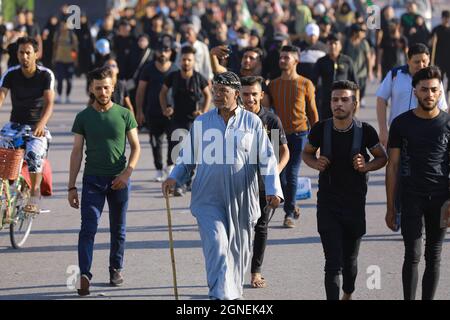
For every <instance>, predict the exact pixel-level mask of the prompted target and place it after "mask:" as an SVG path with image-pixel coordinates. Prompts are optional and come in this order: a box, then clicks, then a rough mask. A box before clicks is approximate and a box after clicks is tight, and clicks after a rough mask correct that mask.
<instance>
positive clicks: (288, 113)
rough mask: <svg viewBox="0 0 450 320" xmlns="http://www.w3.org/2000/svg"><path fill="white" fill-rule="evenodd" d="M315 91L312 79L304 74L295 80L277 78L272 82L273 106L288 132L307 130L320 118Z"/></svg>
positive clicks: (270, 88) (271, 95)
mask: <svg viewBox="0 0 450 320" xmlns="http://www.w3.org/2000/svg"><path fill="white" fill-rule="evenodd" d="M314 91H315V88H314V85H313V83H312V82H311V80H309V79H307V78H305V77H302V76H299V77H298V78H297V79H295V80H282V79H281V78H277V79H275V80H273V81H271V82H270V84H269V95H270V98H271V103H272V107H273V108H274V110H275V113H276V114H277V115H278V117H279V118H280V120H281V123H282V124H283V128H284V130H285V131H286V134H292V133H296V132H301V131H307V130H308V129H309V127H311V126H312V125H313V124H315V123H316V122H317V121H318V120H319V116H318V113H317V107H316V100H315V93H314Z"/></svg>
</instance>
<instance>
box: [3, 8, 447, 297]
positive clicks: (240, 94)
mask: <svg viewBox="0 0 450 320" xmlns="http://www.w3.org/2000/svg"><path fill="white" fill-rule="evenodd" d="M67 8H68V6H67V5H66V6H63V7H62V8H61V12H60V13H59V14H57V15H54V16H51V17H50V19H49V20H48V23H47V24H46V25H45V26H44V28H43V30H42V32H41V31H40V28H39V26H38V25H37V24H36V23H35V22H34V19H33V12H32V11H23V12H22V11H21V12H18V14H17V17H16V21H15V24H14V27H13V28H11V27H6V25H2V26H0V40H1V41H0V45H1V47H2V51H1V54H2V57H3V56H4V57H5V58H7V59H8V61H7V65H8V69H7V70H2V71H4V72H3V77H2V80H1V85H0V87H1V89H0V103H2V102H3V100H4V98H5V96H6V94H7V93H8V91H9V90H10V91H11V97H12V102H13V112H12V116H11V120H10V121H11V123H10V124H8V125H9V126H14V125H16V124H19V125H32V126H33V127H34V135H35V138H36V139H33V140H32V141H34V143H33V144H30V146H29V149H30V150H29V151H28V149H27V153H26V154H27V161H29V164H28V165H29V166H30V172H31V173H32V174H37V176H38V178H34V180H32V181H34V182H33V183H34V184H33V188H32V194H33V196H34V197H32V198H33V203H30V208H28V210H30V211H36V210H38V208H37V207H38V204H37V203H38V201H37V200H36V197H37V195H38V192H39V181H40V179H41V178H40V175H39V173H40V172H41V166H40V162H39V161H36V157H37V156H36V155H38V157H37V158H39V159H42V158H44V157H45V153H46V152H47V145H48V140H49V139H50V138H51V136H50V134H49V132H48V129H47V127H46V125H47V123H48V121H49V119H50V115H51V111H52V108H53V102H55V103H56V104H63V103H71V99H70V96H71V91H72V81H73V77H74V76H75V75H77V76H81V75H86V77H87V81H86V92H87V94H88V98H89V99H88V100H89V101H88V102H87V105H88V106H87V108H86V109H85V110H83V111H82V112H80V113H79V114H78V115H77V117H76V119H75V122H74V125H73V128H72V132H73V133H74V134H75V138H74V146H73V151H72V156H71V164H70V178H69V185H68V193H69V196H68V198H69V202H70V205H71V206H72V207H74V208H79V207H80V208H81V216H82V224H81V231H80V238H79V246H78V253H79V264H80V268H81V273H82V276H81V287H80V289H79V291H78V293H79V294H80V295H82V296H84V295H87V294H89V285H90V281H91V279H92V276H93V275H92V274H91V272H90V268H91V264H92V257H93V243H94V237H95V233H96V231H97V225H98V221H99V219H100V216H101V213H102V210H103V204H104V202H105V199H106V200H107V201H108V202H109V205H110V218H111V225H110V226H111V242H112V246H111V256H110V257H111V258H110V266H109V271H110V279H111V284H112V285H121V284H122V283H123V277H122V273H121V270H122V268H123V256H124V244H125V234H126V228H125V226H126V221H125V220H126V219H125V217H126V210H127V204H128V198H129V185H130V176H131V174H132V171H133V169H134V168H135V167H136V164H137V161H138V158H139V153H140V152H139V150H140V147H139V141H138V139H137V132H138V130H141V131H145V130H147V131H148V133H149V139H150V144H151V147H152V153H153V159H154V167H155V169H156V174H155V177H154V178H153V181H157V182H163V185H162V188H163V193H164V194H165V195H166V196H168V195H169V194H170V193H171V192H172V193H173V194H174V195H175V196H183V195H184V194H185V193H187V192H189V191H192V193H191V210H192V213H193V215H194V216H195V218H196V219H197V221H198V225H199V231H200V236H201V239H202V246H203V252H204V256H205V264H206V271H207V281H208V286H209V296H210V298H212V299H238V298H241V297H242V295H243V284H244V274H245V271H246V269H247V267H248V266H249V265H250V264H251V286H252V287H254V288H263V287H265V286H266V285H267V284H266V281H265V279H264V277H263V276H262V271H261V269H262V263H263V258H264V251H265V247H266V242H267V236H268V235H267V230H268V224H269V221H270V213H271V210H275V209H276V208H277V207H278V206H280V203H281V205H282V207H283V210H284V213H285V217H284V220H283V226H284V227H286V228H294V227H295V226H296V222H295V221H296V220H298V219H299V218H300V216H301V210H300V208H299V207H298V205H297V203H296V193H297V177H298V175H299V172H300V167H301V161H302V159H303V160H304V162H305V163H306V165H308V166H310V167H312V168H313V169H316V170H318V171H319V172H320V174H319V192H318V203H317V218H318V231H319V233H320V236H321V241H322V245H323V247H324V253H325V261H326V263H325V289H326V296H327V298H328V299H339V293H340V280H339V279H340V275H341V274H342V276H343V291H344V296H343V299H351V297H352V293H353V291H354V284H355V279H356V276H357V256H358V251H359V245H360V241H361V238H362V236H363V235H364V234H365V232H366V225H365V199H366V193H367V172H369V171H374V170H378V169H380V168H382V167H384V166H385V165H386V163H387V162H388V159H389V164H388V169H387V172H388V174H387V176H386V177H387V179H386V194H387V214H386V224H387V226H388V227H389V228H391V229H396V228H398V227H399V226H400V225H401V229H402V235H403V238H404V241H405V261H404V266H403V274H402V280H403V288H404V297H405V299H414V298H415V291H416V286H417V278H418V269H417V266H418V263H419V261H420V254H421V244H422V242H421V239H422V227H423V224H424V225H425V230H426V244H425V248H426V249H425V250H426V254H425V259H426V269H425V273H424V280H423V288H424V290H423V292H422V297H423V298H424V299H432V298H433V296H434V292H435V290H436V287H437V283H438V279H439V260H440V252H441V248H442V242H443V238H444V236H445V230H446V227H447V224H446V223H445V225H443V223H442V221H441V220H442V217H441V216H440V214H441V207H442V206H443V205H445V204H446V200H447V199H448V198H449V194H448V192H449V191H448V190H449V188H448V186H449V183H448V175H449V170H448V166H449V156H448V149H449V145H448V141H449V140H448V138H449V136H450V133H449V132H448V130H449V128H450V126H449V124H450V122H449V120H450V119H449V116H448V114H447V113H446V111H447V109H448V107H447V95H448V93H449V81H448V77H449V74H450V62H449V61H450V60H448V58H447V57H448V56H449V54H450V41H449V40H450V12H449V11H446V10H444V11H442V21H441V24H439V25H438V26H436V27H435V28H433V30H428V29H427V27H426V24H425V21H424V18H423V17H422V16H420V14H419V13H418V11H417V5H416V4H415V3H414V2H413V1H411V2H408V4H407V11H406V13H404V14H403V15H402V16H401V17H400V19H397V18H395V12H394V10H393V8H392V7H391V6H386V7H384V8H383V10H382V12H381V26H380V29H377V30H370V29H368V28H367V25H366V18H367V17H366V4H365V2H362V1H354V2H352V4H350V3H348V2H346V1H343V0H337V1H334V2H333V3H329V2H328V1H316V2H308V3H303V2H302V1H284V2H280V1H276V0H273V1H256V0H254V1H250V0H249V1H246V2H245V1H239V0H237V1H231V2H227V1H225V2H224V1H210V2H206V1H205V2H203V1H197V2H183V5H182V6H180V5H179V3H178V2H177V1H149V2H148V3H147V4H146V6H145V7H144V8H143V9H142V10H143V12H142V15H141V16H139V12H136V11H135V9H134V8H125V9H123V10H121V11H117V10H111V12H108V13H107V14H106V15H105V16H104V17H103V19H101V21H96V22H95V23H92V24H91V22H90V21H89V20H88V17H87V15H86V14H85V13H83V14H82V16H81V27H80V28H79V29H71V28H70V27H69V25H68V24H67V18H68V11H67ZM247 18H251V21H249V19H247ZM430 64H431V65H433V66H430ZM35 74H38V75H39V79H37V78H35V77H34V76H35ZM445 76H446V77H447V87H446V89H444V85H443V84H444V78H445ZM375 79H378V81H380V86H379V88H378V90H377V92H376V96H377V105H376V110H377V119H378V126H379V132H378V133H377V131H376V130H375V128H373V127H372V126H370V125H369V124H368V123H365V122H361V121H359V120H358V119H357V118H356V117H355V114H356V113H357V111H358V109H360V108H365V107H366V106H367V104H366V102H365V99H364V96H365V91H366V86H367V84H368V82H369V81H375ZM55 80H56V81H55ZM54 82H56V83H57V85H56V96H54V92H53V84H54ZM64 84H65V92H63V91H64V90H63V87H64ZM25 87H27V88H28V87H30V88H35V90H33V91H32V97H31V96H30V95H23V88H25ZM64 97H65V99H63V98H64ZM53 100H54V101H53ZM122 107H124V108H122ZM388 107H389V108H390V117H389V120H387V108H388ZM28 108H30V109H29V110H28ZM127 109H128V110H127ZM16 129H17V128H16ZM19 129H20V128H19ZM113 129H114V130H113ZM418 129H420V130H418ZM199 130H200V134H199ZM202 130H203V131H202ZM205 130H212V131H211V132H214V133H215V134H216V133H218V134H219V136H218V137H219V139H222V141H223V143H222V144H221V145H220V146H221V148H224V149H223V150H220V152H219V151H218V150H215V155H214V156H213V158H214V161H216V162H214V161H213V163H211V162H210V161H209V160H210V159H207V160H208V161H205V159H200V162H198V160H199V159H198V158H196V157H197V155H198V154H197V152H198V150H203V149H208V143H207V142H211V140H208V141H205V137H204V135H203V133H202V132H204V131H205ZM180 131H181V132H182V133H181V134H180V136H179V137H178V138H180V139H174V136H175V135H178V134H179V133H180ZM266 132H267V134H266ZM274 132H276V136H277V138H278V139H272V138H273V135H274ZM247 134H248V135H250V137H246V135H247ZM240 135H243V136H240ZM237 137H238V138H237ZM125 138H127V139H128V141H129V143H130V145H131V147H132V154H131V155H130V159H129V161H128V164H127V160H126V157H125V154H124V150H125V144H126V139H125ZM216 138H217V136H216ZM269 138H270V139H269ZM236 139H237V141H236ZM165 140H167V142H168V148H167V155H166V156H165V157H164V155H163V150H164V147H163V146H164V141H165ZM180 140H182V141H183V143H180V144H178V142H179V141H180ZM229 144H232V145H233V146H234V148H235V149H234V151H233V155H234V157H235V160H236V159H237V160H239V161H237V162H236V161H235V162H232V163H229V162H228V159H227V156H228V153H227V151H228V150H227V148H225V146H228V145H229ZM84 145H86V155H87V159H86V167H85V171H84V176H83V189H82V195H83V196H82V199H81V202H80V201H79V200H78V192H77V188H76V178H77V175H78V172H79V170H80V167H81V160H82V152H83V148H84ZM181 146H183V147H182V148H181ZM27 148H28V147H27ZM255 150H257V151H255ZM318 150H320V153H319V151H318ZM386 150H387V152H386ZM424 150H425V151H424ZM222 151H223V152H222ZM367 151H369V152H367ZM252 152H256V153H257V157H256V159H257V161H254V162H252V160H253V159H252ZM177 156H179V158H178V160H177ZM201 157H202V155H200V158H201ZM164 158H166V159H165V163H164ZM218 159H219V160H218ZM201 160H203V161H201ZM217 161H218V162H217ZM219 181H220V182H221V183H218V182H219ZM211 190H215V192H214V193H211ZM111 207H112V208H113V210H111ZM444 211H445V210H444ZM400 214H401V215H400ZM399 215H400V216H401V222H399V221H398V220H399V219H398V216H399ZM423 216H425V217H426V219H425V220H424V222H423V221H422V217H423ZM446 217H447V216H446ZM446 217H445V218H446Z"/></svg>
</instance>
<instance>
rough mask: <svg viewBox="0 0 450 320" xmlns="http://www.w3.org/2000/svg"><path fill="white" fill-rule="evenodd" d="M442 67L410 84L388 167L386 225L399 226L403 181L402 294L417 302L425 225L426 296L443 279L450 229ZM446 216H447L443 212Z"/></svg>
mask: <svg viewBox="0 0 450 320" xmlns="http://www.w3.org/2000/svg"><path fill="white" fill-rule="evenodd" d="M441 81H442V74H441V72H440V70H439V68H438V67H434V66H433V67H427V68H424V69H421V70H420V71H418V72H416V73H415V74H414V76H413V81H412V86H413V88H414V95H415V96H416V98H417V102H418V105H417V107H416V108H414V109H412V110H410V111H407V112H405V113H403V114H401V115H399V116H398V117H397V118H395V120H394V121H393V122H392V125H391V130H390V132H389V144H388V147H389V149H388V151H389V163H388V166H387V170H386V197H387V213H386V224H387V226H388V227H389V228H390V229H392V230H395V229H396V222H395V220H396V219H395V213H396V212H395V206H394V202H395V201H394V200H395V199H396V197H397V192H399V191H398V190H399V189H398V188H397V187H396V186H397V184H398V182H397V180H398V178H399V177H398V176H400V184H401V189H400V190H401V191H400V192H401V193H400V196H401V199H402V211H401V232H402V236H403V242H404V244H405V256H404V257H405V258H404V261H403V269H402V282H403V295H404V298H405V300H414V299H415V297H416V289H417V282H418V265H419V262H420V256H421V251H422V230H423V228H424V227H425V234H426V237H425V261H426V265H425V271H424V274H423V279H422V299H423V300H431V299H433V297H434V294H435V292H436V288H437V285H438V282H439V265H440V261H441V250H442V243H443V241H444V238H445V234H446V231H447V223H446V220H447V219H448V205H447V202H446V201H447V200H448V199H449V181H448V176H449V137H450V116H449V115H448V113H446V112H443V111H442V110H440V109H439V108H438V101H439V99H440V98H441V97H442V94H443V90H442V87H441ZM442 214H443V216H441V215H442Z"/></svg>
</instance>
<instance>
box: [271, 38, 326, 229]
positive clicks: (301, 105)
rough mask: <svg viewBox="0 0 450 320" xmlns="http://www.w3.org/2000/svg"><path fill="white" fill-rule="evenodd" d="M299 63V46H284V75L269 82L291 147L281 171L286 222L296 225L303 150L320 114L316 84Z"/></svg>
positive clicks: (290, 226) (272, 103)
mask: <svg viewBox="0 0 450 320" xmlns="http://www.w3.org/2000/svg"><path fill="white" fill-rule="evenodd" d="M299 62H300V49H299V48H298V47H295V46H283V47H282V48H281V53H280V60H279V65H280V69H281V76H280V77H279V78H276V79H275V80H273V81H272V82H271V83H270V84H269V100H270V102H269V101H267V100H266V105H267V104H269V105H270V106H271V107H273V109H274V110H275V113H276V114H277V115H278V117H279V118H280V119H281V122H282V124H283V127H284V129H285V131H286V137H287V140H288V147H289V154H290V158H289V162H288V164H287V165H286V167H285V168H284V170H283V171H282V172H281V184H282V187H283V193H284V196H285V203H284V211H285V219H284V223H283V225H284V226H285V227H286V228H294V227H295V224H294V219H297V218H298V217H299V216H300V211H299V208H295V194H296V193H297V176H298V172H299V170H300V163H301V153H302V150H303V147H304V145H305V143H306V141H307V136H308V132H309V128H310V127H311V126H312V125H314V124H315V123H316V122H317V121H318V120H319V116H318V113H317V107H316V102H315V93H314V91H315V88H314V85H313V83H312V82H311V81H310V80H309V79H307V78H305V77H302V76H300V75H299V74H298V73H297V71H296V69H297V64H298V63H299Z"/></svg>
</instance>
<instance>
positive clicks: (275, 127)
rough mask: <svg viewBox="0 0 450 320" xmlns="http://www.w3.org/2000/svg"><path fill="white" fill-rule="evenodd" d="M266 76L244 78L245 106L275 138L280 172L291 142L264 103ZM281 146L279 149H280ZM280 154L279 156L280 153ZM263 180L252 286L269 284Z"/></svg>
mask: <svg viewBox="0 0 450 320" xmlns="http://www.w3.org/2000/svg"><path fill="white" fill-rule="evenodd" d="M263 83H264V79H263V78H262V77H255V76H249V77H243V78H241V85H242V88H241V98H242V101H243V103H244V108H245V109H246V110H248V111H251V112H253V113H256V114H257V115H258V117H259V118H260V119H261V121H262V123H263V127H264V129H265V130H266V131H267V134H268V136H269V139H270V141H271V142H272V145H273V149H274V152H275V155H276V156H277V159H278V172H281V171H283V169H284V167H285V166H286V164H287V163H288V161H289V148H288V145H287V138H286V134H285V132H284V129H283V125H282V124H281V120H280V118H278V116H277V115H276V114H275V113H273V112H270V111H269V110H267V109H266V108H264V107H262V106H261V102H262V99H263V97H264V91H262V84H263ZM278 150H279V153H278ZM278 154H279V156H278ZM258 181H259V205H260V209H261V217H260V218H259V219H258V222H257V223H256V226H255V238H254V242H253V257H252V264H251V273H252V278H251V281H250V285H251V286H252V288H265V287H266V281H265V279H264V277H262V275H261V267H262V263H263V260H264V252H265V250H266V243H267V228H268V225H269V221H270V218H271V217H270V216H269V214H270V212H269V211H271V210H265V208H266V206H267V201H266V196H265V187H264V183H263V180H262V177H261V176H259V177H258Z"/></svg>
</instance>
